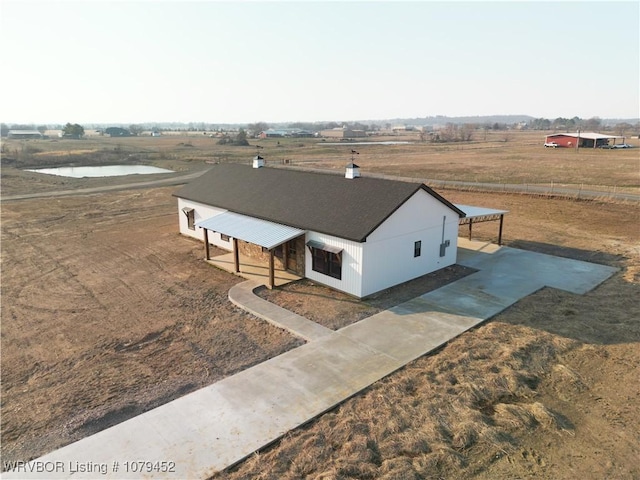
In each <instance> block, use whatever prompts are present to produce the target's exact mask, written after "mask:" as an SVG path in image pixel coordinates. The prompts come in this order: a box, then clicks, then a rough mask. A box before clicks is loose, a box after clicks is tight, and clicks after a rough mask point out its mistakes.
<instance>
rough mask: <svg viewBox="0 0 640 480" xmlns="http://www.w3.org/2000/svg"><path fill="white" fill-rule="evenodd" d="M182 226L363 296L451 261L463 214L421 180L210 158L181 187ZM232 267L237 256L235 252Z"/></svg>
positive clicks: (257, 159) (216, 242)
mask: <svg viewBox="0 0 640 480" xmlns="http://www.w3.org/2000/svg"><path fill="white" fill-rule="evenodd" d="M174 195H175V196H176V197H178V216H179V225H180V233H182V234H184V235H188V236H191V237H194V238H197V239H200V240H204V242H205V251H206V258H207V259H209V245H210V244H211V245H215V246H217V247H220V248H223V249H226V250H229V251H233V252H239V251H240V252H241V253H242V254H243V255H252V256H260V255H266V256H267V257H268V259H265V261H269V264H270V271H271V275H270V277H271V284H270V286H273V269H274V263H276V262H277V264H278V265H277V266H278V268H283V269H289V270H291V271H293V272H296V273H297V274H298V275H300V276H303V277H306V278H309V279H311V280H313V281H315V282H318V283H320V284H324V285H326V286H329V287H332V288H334V289H336V290H340V291H343V292H346V293H348V294H351V295H353V296H355V297H359V298H362V297H366V296H368V295H371V294H374V293H376V292H378V291H380V290H384V289H386V288H389V287H392V286H394V285H397V284H400V283H403V282H406V281H408V280H411V279H413V278H417V277H420V276H422V275H425V274H427V273H430V272H433V271H435V270H439V269H441V268H444V267H447V266H449V265H452V264H454V263H455V262H456V253H457V252H456V250H457V239H458V223H459V220H460V218H461V217H464V212H463V211H462V210H460V209H459V208H458V207H456V206H455V205H453V204H452V203H450V202H449V201H447V200H446V199H445V198H443V197H442V196H440V195H439V194H437V193H436V192H435V191H433V190H432V189H431V188H429V187H427V186H426V185H424V184H423V183H419V182H415V183H412V182H405V181H400V180H389V179H381V178H372V177H361V176H360V172H359V167H358V166H357V165H355V164H353V163H351V164H349V165H347V168H346V174H344V175H342V174H341V175H337V174H335V173H329V172H317V171H303V170H296V169H291V168H275V167H274V168H270V167H265V166H264V159H262V157H260V156H256V157H255V158H254V161H253V166H252V165H242V164H217V165H215V166H213V167H212V168H211V169H210V170H209V171H208V172H206V173H205V174H203V175H202V176H201V177H199V178H197V179H196V180H194V181H192V182H191V183H189V184H188V185H186V186H184V187H182V188H181V189H180V190H179V191H178V192H177V193H175V194H174ZM234 255H235V263H236V271H239V263H238V262H239V260H238V257H239V254H238V253H235V254H234Z"/></svg>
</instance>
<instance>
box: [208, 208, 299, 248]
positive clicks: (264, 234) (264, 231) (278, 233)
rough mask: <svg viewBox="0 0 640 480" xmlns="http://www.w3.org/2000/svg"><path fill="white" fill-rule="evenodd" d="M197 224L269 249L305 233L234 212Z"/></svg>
mask: <svg viewBox="0 0 640 480" xmlns="http://www.w3.org/2000/svg"><path fill="white" fill-rule="evenodd" d="M196 226H197V227H201V228H206V229H207V230H211V231H214V232H218V233H222V234H224V235H229V236H230V237H233V238H237V239H239V240H244V241H245V242H249V243H253V244H255V245H260V246H261V247H264V248H267V249H269V250H271V249H272V248H275V247H277V246H278V245H282V244H283V243H285V242H287V241H289V240H291V239H293V238H296V237H299V236H300V235H304V233H305V231H304V230H300V229H298V228H293V227H288V226H286V225H281V224H279V223H274V222H269V221H267V220H260V219H258V218H253V217H247V216H246V215H240V214H239V213H233V212H225V213H221V214H220V215H216V216H215V217H212V218H209V219H207V220H203V221H201V222H198V223H196Z"/></svg>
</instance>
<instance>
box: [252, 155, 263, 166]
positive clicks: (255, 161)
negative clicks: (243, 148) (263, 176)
mask: <svg viewBox="0 0 640 480" xmlns="http://www.w3.org/2000/svg"><path fill="white" fill-rule="evenodd" d="M262 167H264V158H262V157H261V156H260V155H256V156H255V157H253V168H262Z"/></svg>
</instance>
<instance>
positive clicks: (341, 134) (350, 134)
mask: <svg viewBox="0 0 640 480" xmlns="http://www.w3.org/2000/svg"><path fill="white" fill-rule="evenodd" d="M320 136H321V137H326V138H357V137H366V136H367V132H365V131H364V130H351V129H350V128H344V127H343V128H340V127H337V128H331V129H329V130H322V131H321V132H320Z"/></svg>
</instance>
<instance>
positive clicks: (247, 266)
mask: <svg viewBox="0 0 640 480" xmlns="http://www.w3.org/2000/svg"><path fill="white" fill-rule="evenodd" d="M207 262H208V263H210V264H211V265H215V266H216V267H218V268H220V269H222V270H226V271H227V272H231V273H235V274H236V275H239V276H241V277H244V278H246V279H247V280H254V281H256V282H259V283H261V284H263V285H265V286H267V287H270V288H273V287H279V286H281V285H286V284H287V283H290V282H295V281H296V280H300V279H301V278H303V277H301V276H299V275H296V274H295V273H293V272H291V271H289V270H284V269H282V268H278V267H276V266H274V267H273V285H270V283H271V270H270V266H269V263H268V262H264V261H263V260H262V259H259V258H254V257H250V256H248V255H244V254H242V253H239V254H238V264H239V265H238V267H239V270H238V271H236V262H235V255H234V252H229V253H225V254H224V255H218V256H216V257H211V258H210V259H209V260H207Z"/></svg>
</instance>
